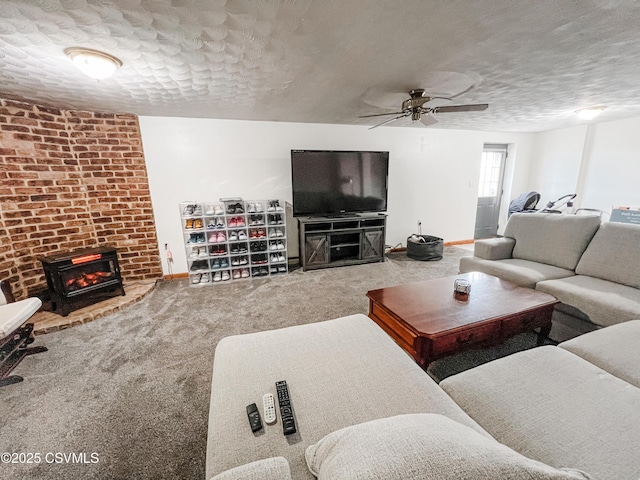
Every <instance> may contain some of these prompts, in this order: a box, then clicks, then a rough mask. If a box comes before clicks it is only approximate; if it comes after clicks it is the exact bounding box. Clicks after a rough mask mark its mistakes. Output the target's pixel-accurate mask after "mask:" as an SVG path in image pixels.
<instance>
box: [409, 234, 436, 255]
mask: <svg viewBox="0 0 640 480" xmlns="http://www.w3.org/2000/svg"><path fill="white" fill-rule="evenodd" d="M416 238H421V239H422V240H424V241H418V242H416V241H415V239H416ZM443 250H444V241H443V240H442V239H441V238H438V237H432V236H430V235H411V236H410V237H408V238H407V257H409V258H413V259H414V260H420V261H422V262H432V261H435V260H442V252H443Z"/></svg>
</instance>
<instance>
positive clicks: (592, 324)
mask: <svg viewBox="0 0 640 480" xmlns="http://www.w3.org/2000/svg"><path fill="white" fill-rule="evenodd" d="M473 271H477V272H484V273H488V274H490V275H494V276H497V277H500V278H503V279H505V280H509V281H512V282H514V283H516V284H518V285H521V286H525V287H530V288H535V289H538V290H541V291H543V292H546V293H549V294H551V295H553V296H555V297H556V298H557V299H558V300H560V302H561V304H560V305H559V306H558V307H556V312H555V313H554V319H553V321H554V330H553V331H552V334H551V337H552V338H553V339H555V340H564V339H566V338H570V337H572V336H575V335H576V334H580V333H584V332H586V331H590V330H594V329H596V328H599V327H604V326H608V325H614V324H617V323H620V322H625V321H628V320H633V319H640V225H629V224H621V223H610V222H605V223H601V222H600V217H598V216H588V215H587V216H580V215H558V214H549V213H517V214H514V215H512V216H511V217H510V218H509V221H508V223H507V225H506V227H505V232H504V236H503V237H501V238H494V239H488V240H479V241H476V243H475V246H474V255H473V257H465V258H462V259H461V260H460V272H461V273H465V272H473Z"/></svg>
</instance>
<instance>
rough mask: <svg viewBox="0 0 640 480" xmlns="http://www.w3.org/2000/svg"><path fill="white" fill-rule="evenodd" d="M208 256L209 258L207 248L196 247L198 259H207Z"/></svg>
mask: <svg viewBox="0 0 640 480" xmlns="http://www.w3.org/2000/svg"><path fill="white" fill-rule="evenodd" d="M208 256H209V252H208V251H207V247H198V257H199V258H207V257H208Z"/></svg>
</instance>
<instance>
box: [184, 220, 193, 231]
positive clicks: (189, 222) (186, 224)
mask: <svg viewBox="0 0 640 480" xmlns="http://www.w3.org/2000/svg"><path fill="white" fill-rule="evenodd" d="M184 228H185V230H189V229H192V228H193V220H192V219H190V218H188V219H187V220H186V221H185V222H184Z"/></svg>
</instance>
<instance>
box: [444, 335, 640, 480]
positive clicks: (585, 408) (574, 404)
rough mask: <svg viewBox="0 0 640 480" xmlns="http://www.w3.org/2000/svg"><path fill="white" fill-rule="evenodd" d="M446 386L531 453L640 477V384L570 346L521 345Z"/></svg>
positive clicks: (500, 436)
mask: <svg viewBox="0 0 640 480" xmlns="http://www.w3.org/2000/svg"><path fill="white" fill-rule="evenodd" d="M440 386H441V387H442V388H443V389H444V390H445V391H446V392H447V393H448V394H449V395H450V396H451V397H452V398H453V399H454V400H455V401H456V402H457V403H458V405H460V406H461V407H462V408H464V409H465V411H466V412H467V413H469V415H471V417H473V419H474V420H476V421H477V422H478V423H480V424H481V425H482V426H483V427H484V428H485V429H486V430H487V431H488V432H489V433H491V435H493V437H494V438H495V439H496V440H497V441H499V442H501V443H504V444H505V445H507V446H509V447H511V448H513V449H514V450H516V451H517V452H519V453H521V454H523V455H526V456H527V457H529V458H533V459H535V460H538V461H541V462H544V463H546V464H548V465H551V466H554V467H563V466H571V467H572V468H578V469H580V470H583V471H585V472H588V473H589V474H590V475H592V476H593V477H594V478H597V479H602V480H637V479H638V478H640V457H638V452H639V451H640V434H639V433H638V432H640V415H638V414H637V413H638V412H639V411H640V389H638V388H636V387H633V386H632V385H629V384H628V383H627V382H625V381H623V380H621V379H619V378H617V377H615V376H613V375H611V374H609V373H607V372H605V371H604V370H602V369H600V368H598V367H596V366H595V365H592V364H591V363H589V362H587V361H586V360H583V359H582V358H580V357H578V356H576V355H573V354H572V353H569V352H568V351H566V350H564V349H562V348H558V347H553V346H544V347H538V348H533V349H531V350H526V351H524V352H519V353H515V354H513V355H509V356H508V357H504V358H501V359H499V360H496V361H493V362H489V363H485V364H484V365H480V366H479V367H476V368H472V369H471V370H467V371H465V372H462V373H459V374H457V375H453V376H451V377H448V378H446V379H444V380H443V381H442V382H441V383H440Z"/></svg>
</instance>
